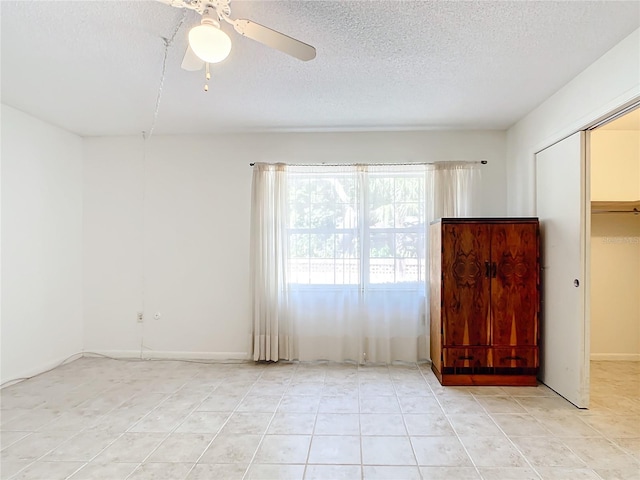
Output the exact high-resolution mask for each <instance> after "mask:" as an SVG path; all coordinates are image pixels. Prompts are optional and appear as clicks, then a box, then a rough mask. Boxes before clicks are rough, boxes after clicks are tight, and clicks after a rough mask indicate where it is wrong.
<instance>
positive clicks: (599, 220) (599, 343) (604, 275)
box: [591, 214, 640, 360]
mask: <svg viewBox="0 0 640 480" xmlns="http://www.w3.org/2000/svg"><path fill="white" fill-rule="evenodd" d="M638 293H640V217H637V216H635V215H630V214H623V215H620V214H598V215H592V218H591V358H592V359H600V360H640V303H639V297H640V296H639V295H638Z"/></svg>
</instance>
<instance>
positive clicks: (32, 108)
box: [0, 0, 640, 135]
mask: <svg viewBox="0 0 640 480" xmlns="http://www.w3.org/2000/svg"><path fill="white" fill-rule="evenodd" d="M231 7H232V11H231V16H232V17H233V18H249V19H251V20H254V21H256V22H258V23H261V24H263V25H266V26H269V27H271V28H274V29H276V30H279V31H281V32H283V33H286V34H288V35H290V36H293V37H295V38H298V39H300V40H302V41H304V42H306V43H310V44H312V45H313V46H315V47H316V49H317V52H318V54H317V58H316V59H315V60H313V61H311V62H301V61H299V60H296V59H294V58H291V57H288V56H287V55H284V54H282V53H280V52H278V51H274V50H271V49H269V48H267V47H265V46H263V45H261V44H259V43H256V42H254V41H252V40H250V39H247V38H243V37H241V36H240V35H238V34H236V33H235V32H234V31H233V29H232V28H230V26H229V25H223V29H224V30H225V31H227V33H229V35H230V37H231V40H232V42H233V49H232V52H231V55H230V56H229V58H228V59H227V60H225V61H224V62H222V63H221V64H218V65H216V66H214V67H213V79H212V81H211V83H210V90H209V92H207V93H205V92H204V91H203V84H204V74H203V73H201V72H187V71H184V70H182V69H181V68H180V63H181V60H182V56H183V54H184V51H185V48H186V44H187V40H186V37H187V32H188V29H189V28H190V27H191V26H192V25H195V24H196V23H197V17H196V14H195V13H194V12H191V11H188V12H187V13H186V21H185V23H184V25H183V26H182V28H181V29H180V30H179V31H178V34H177V36H176V39H175V42H174V44H173V45H172V46H171V48H170V49H169V53H168V59H167V68H166V76H165V78H164V83H163V87H162V97H161V102H160V105H159V110H158V115H157V122H156V125H155V130H154V132H155V133H156V134H179V133H189V132H192V133H209V132H217V131H256V130H327V129H330V130H339V129H422V128H459V129H462V128H465V129H466V128H471V129H491V128H498V129H503V128H507V127H509V126H510V125H512V124H513V123H514V122H515V121H517V120H518V119H520V118H521V117H522V116H523V115H525V114H526V113H528V112H529V111H531V110H532V109H533V108H535V107H536V106H537V105H539V104H540V103H541V102H542V101H544V100H545V99H546V98H548V97H549V96H550V95H551V94H553V93H554V92H555V91H557V90H558V89H560V88H561V87H562V86H563V85H565V84H566V83H567V82H568V81H570V80H571V79H572V78H573V77H575V76H576V75H577V74H578V73H580V72H581V71H582V70H584V69H585V68H586V67H587V66H588V65H590V64H591V63H593V62H594V61H595V60H596V59H597V58H598V57H600V56H601V55H602V54H604V53H605V52H606V51H607V50H609V49H610V48H611V47H613V46H614V45H615V44H616V43H618V42H619V41H620V40H622V39H623V38H624V37H626V36H627V35H628V34H629V33H631V32H632V31H633V30H635V29H636V28H638V26H639V25H640V2H637V1H627V2H616V1H597V2H594V1H586V0H582V1H562V2H551V1H545V2H539V1H501V2H493V1H481V2H468V1H358V2H356V1H234V2H232V4H231ZM0 8H1V11H0V14H1V19H2V24H1V27H2V28H1V35H2V38H1V41H2V42H1V48H2V50H1V57H0V59H1V85H2V91H1V94H2V97H1V98H2V102H3V103H6V104H8V105H11V106H13V107H16V108H18V109H20V110H23V111H25V112H27V113H30V114H32V115H35V116H36V117H39V118H42V119H44V120H47V121H49V122H51V123H54V124H56V125H59V126H61V127H64V128H66V129H68V130H70V131H73V132H76V133H78V134H81V135H117V134H140V133H141V132H143V131H146V132H148V131H149V130H150V129H151V127H152V125H153V123H154V111H155V106H156V97H157V94H158V90H159V87H160V83H161V72H162V64H163V62H162V60H163V55H164V44H163V41H162V39H161V37H170V36H171V34H172V32H173V31H174V29H175V28H176V26H177V25H178V23H179V21H180V19H181V18H182V16H183V11H182V10H181V9H176V8H172V7H169V6H167V5H164V4H162V3H159V2H153V1H148V2H143V1H127V2H124V1H72V2H64V1H43V2H38V1H22V2H8V1H2V2H1V3H0Z"/></svg>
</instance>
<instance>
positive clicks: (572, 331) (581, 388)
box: [536, 132, 590, 408]
mask: <svg viewBox="0 0 640 480" xmlns="http://www.w3.org/2000/svg"><path fill="white" fill-rule="evenodd" d="M587 166H588V160H587V157H586V151H585V133H584V132H578V133H575V134H573V135H572V136H570V137H568V138H565V139H564V140H562V141H560V142H558V143H556V144H554V145H552V146H550V147H548V148H546V149H545V150H543V151H541V152H539V153H537V154H536V209H537V215H538V218H539V219H540V241H541V262H542V278H541V283H542V304H541V305H542V307H541V310H542V311H541V313H542V322H541V325H540V330H541V339H540V352H541V353H540V380H541V381H542V382H543V383H544V384H545V385H547V386H549V387H551V388H552V389H553V390H555V391H556V392H558V393H559V394H560V395H562V396H563V397H564V398H566V399H567V400H569V401H570V402H571V403H573V404H575V405H576V406H578V407H582V408H587V407H588V406H589V353H590V352H589V318H588V309H587V308H586V303H585V302H586V299H585V292H587V291H588V286H587V281H588V277H587V275H586V272H587V271H588V270H587V268H588V263H587V262H588V258H589V255H588V248H589V245H588V243H587V242H588V237H587V235H586V232H587V231H588V227H589V225H588V223H587V222H588V221H589V218H590V215H587V212H588V211H589V210H587V209H588V208H589V203H588V199H589V196H588V195H589V182H588V181H587V180H588V178H587V176H588V169H587Z"/></svg>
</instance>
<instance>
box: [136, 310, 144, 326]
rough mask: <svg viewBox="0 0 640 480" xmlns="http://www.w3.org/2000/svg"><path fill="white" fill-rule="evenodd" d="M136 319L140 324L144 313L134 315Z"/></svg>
mask: <svg viewBox="0 0 640 480" xmlns="http://www.w3.org/2000/svg"><path fill="white" fill-rule="evenodd" d="M136 319H137V320H138V323H142V322H143V321H144V313H142V312H138V313H137V314H136Z"/></svg>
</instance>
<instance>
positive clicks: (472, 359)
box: [442, 347, 489, 373]
mask: <svg viewBox="0 0 640 480" xmlns="http://www.w3.org/2000/svg"><path fill="white" fill-rule="evenodd" d="M442 367H443V368H442V369H443V373H488V372H489V368H488V367H489V349H488V348H478V347H469V348H463V347H456V348H448V347H445V348H443V349H442Z"/></svg>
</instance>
